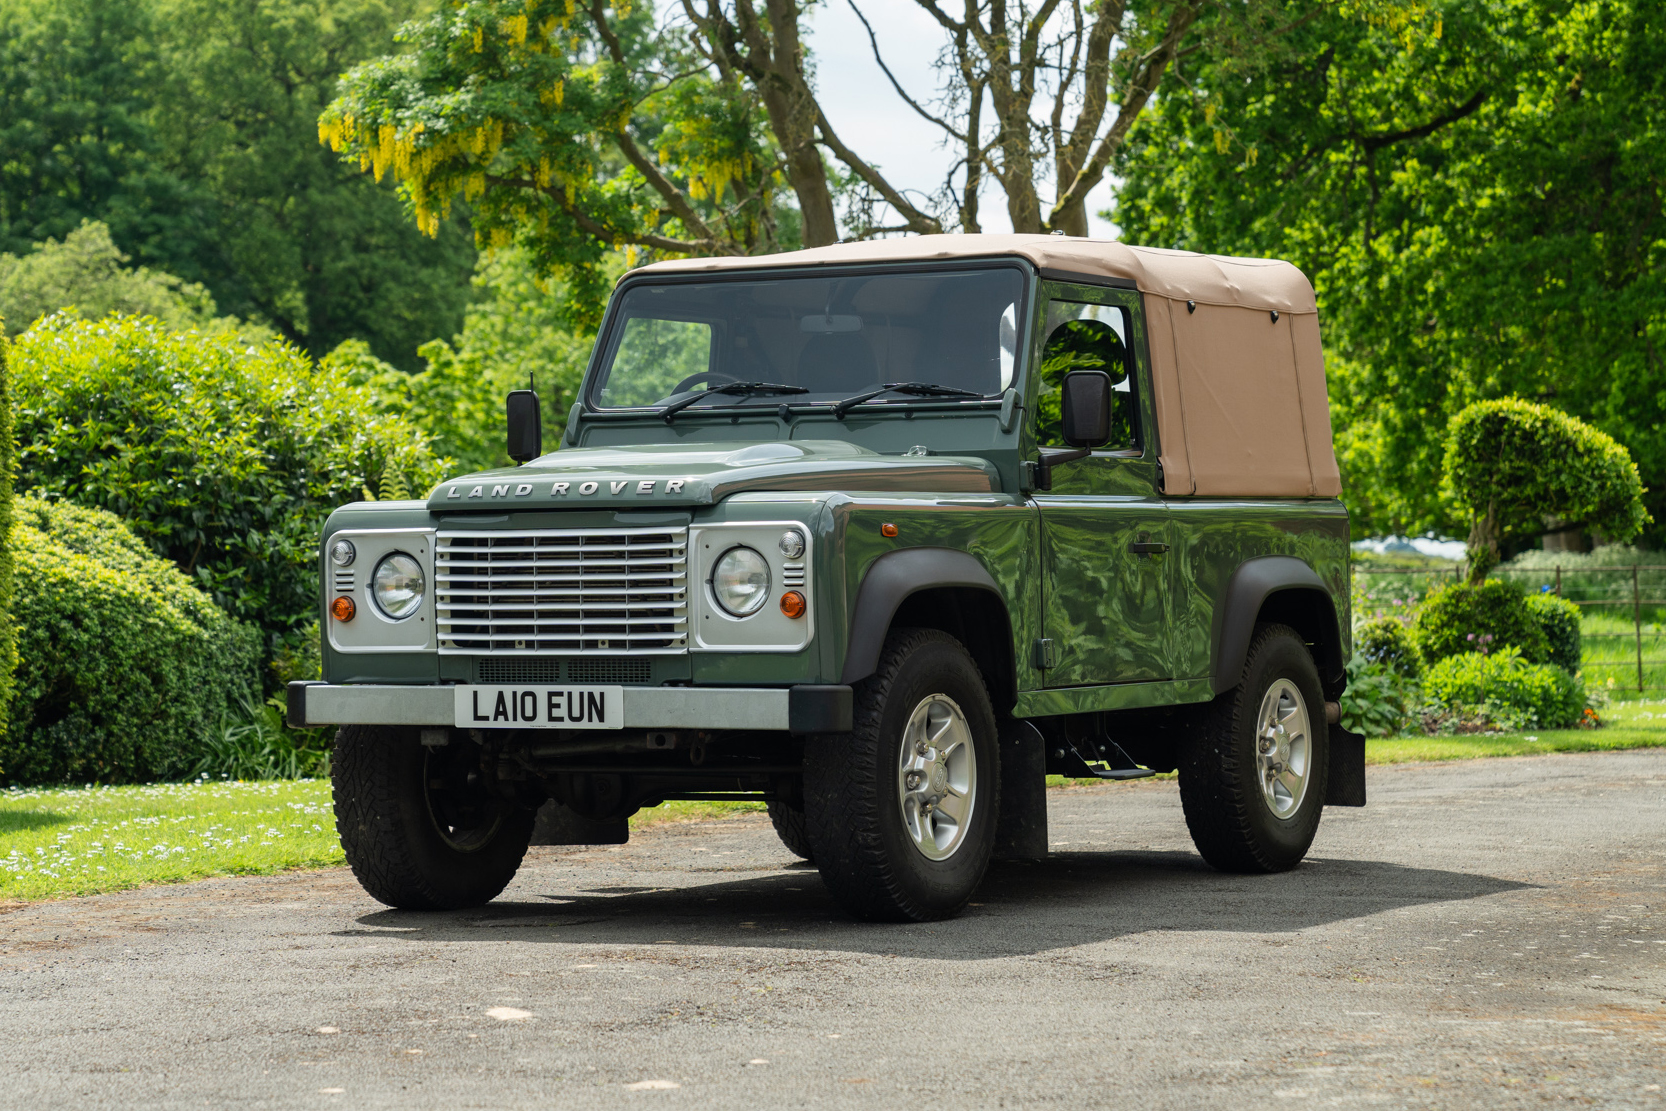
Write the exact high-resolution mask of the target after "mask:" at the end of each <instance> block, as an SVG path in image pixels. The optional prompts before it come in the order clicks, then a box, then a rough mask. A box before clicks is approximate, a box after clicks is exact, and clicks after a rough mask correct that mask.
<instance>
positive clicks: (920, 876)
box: [804, 629, 1001, 922]
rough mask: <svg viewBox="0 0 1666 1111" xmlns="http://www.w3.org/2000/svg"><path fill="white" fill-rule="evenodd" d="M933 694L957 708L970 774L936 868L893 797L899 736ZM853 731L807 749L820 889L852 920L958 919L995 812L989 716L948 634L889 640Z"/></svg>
mask: <svg viewBox="0 0 1666 1111" xmlns="http://www.w3.org/2000/svg"><path fill="white" fill-rule="evenodd" d="M933 694H942V695H947V696H948V697H949V698H951V699H953V700H954V702H955V703H956V704H957V705H958V706H959V708H960V710H961V713H962V715H963V716H964V718H965V721H966V724H967V727H968V731H969V732H970V734H971V736H972V742H971V744H972V753H973V756H974V757H975V759H976V772H977V777H976V782H975V786H974V788H973V790H972V792H971V795H972V798H973V800H974V801H973V805H972V808H971V812H970V815H969V817H968V819H967V822H966V831H965V833H964V835H963V840H962V841H961V842H960V845H959V848H957V849H955V850H954V851H953V854H952V855H950V856H949V857H948V858H947V859H943V860H931V859H928V858H927V857H926V856H925V855H924V854H923V853H922V852H921V851H920V849H918V848H917V847H916V846H915V844H914V842H913V841H912V840H911V839H910V837H909V835H908V832H907V827H906V826H905V824H904V820H903V816H902V812H901V808H900V803H899V797H898V788H897V777H898V769H899V764H898V760H899V756H900V754H901V751H902V749H901V745H902V734H903V729H904V727H905V726H906V725H907V723H908V719H909V716H910V715H911V714H912V713H913V712H914V710H915V709H916V707H918V706H919V705H920V703H921V701H922V700H924V699H925V698H927V697H929V696H930V695H933ZM854 725H855V728H854V729H853V731H852V732H850V733H847V734H834V735H828V736H822V737H817V738H815V739H814V740H812V741H811V742H810V743H809V744H808V745H806V746H805V753H804V816H805V832H806V833H807V834H808V835H809V842H810V844H809V847H810V851H811V859H812V860H814V861H815V864H816V867H817V868H818V869H819V870H820V872H821V877H822V881H823V882H824V883H826V884H827V887H828V889H829V890H830V891H831V892H832V893H833V896H834V898H835V899H837V900H838V901H839V903H840V905H842V906H843V907H844V908H845V909H846V910H847V911H849V912H850V913H851V914H852V915H854V916H856V917H858V918H864V919H868V920H871V921H882V922H925V921H931V920H934V919H941V918H950V917H953V916H954V915H956V914H958V913H960V911H961V910H962V909H963V908H964V907H965V906H966V903H967V902H968V901H969V900H970V899H971V897H972V894H973V892H975V891H976V890H977V887H978V884H979V883H980V882H981V881H982V880H983V876H984V872H985V871H986V870H987V868H988V866H989V858H990V854H991V853H992V852H993V850H994V847H995V824H996V819H997V815H998V814H999V813H1000V789H1001V786H1000V754H999V750H998V748H997V745H996V726H995V712H994V710H993V709H992V708H991V706H990V700H989V691H988V689H987V688H986V687H985V685H984V681H983V676H982V674H981V673H980V672H979V671H978V666H977V664H976V663H974V662H973V660H972V657H971V656H970V655H969V654H968V653H967V651H966V649H965V648H964V647H963V646H962V645H961V643H960V642H959V641H957V640H955V639H954V638H953V637H951V636H949V635H948V634H947V633H943V632H939V631H937V630H935V629H899V630H894V631H893V632H892V633H891V634H890V636H889V637H888V638H887V639H886V641H885V648H884V650H883V651H882V652H881V653H880V657H879V666H878V669H877V670H876V671H875V672H874V674H873V675H871V676H869V677H868V678H866V679H864V680H862V681H861V682H859V683H857V684H856V690H855V720H854Z"/></svg>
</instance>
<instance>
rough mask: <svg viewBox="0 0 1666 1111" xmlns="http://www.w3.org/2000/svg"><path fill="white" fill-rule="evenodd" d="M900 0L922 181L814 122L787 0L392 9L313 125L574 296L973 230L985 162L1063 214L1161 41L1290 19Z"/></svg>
mask: <svg viewBox="0 0 1666 1111" xmlns="http://www.w3.org/2000/svg"><path fill="white" fill-rule="evenodd" d="M917 2H918V3H920V5H921V6H922V7H923V8H924V9H926V10H927V11H928V12H930V13H931V15H932V16H933V18H934V19H935V20H936V21H937V22H938V24H939V25H940V26H941V27H942V28H943V32H944V40H943V48H944V55H943V58H944V64H943V67H942V70H941V72H942V73H943V75H944V88H943V89H942V90H941V96H939V97H938V98H937V103H935V104H926V103H922V102H921V101H920V100H918V99H916V98H915V97H913V96H911V95H910V94H909V93H908V92H907V91H906V90H904V89H903V88H902V87H901V86H900V85H898V86H897V92H898V93H899V95H900V96H901V97H902V99H903V101H904V102H905V105H906V107H908V108H909V109H911V110H913V111H916V112H918V113H920V114H921V115H923V116H925V117H926V118H927V119H929V120H931V121H932V122H933V123H935V124H936V125H938V126H939V127H941V128H942V129H943V131H944V133H945V135H946V137H947V139H946V141H949V142H952V143H955V144H958V147H957V149H960V150H961V151H962V154H963V157H962V158H961V165H960V167H959V169H958V170H957V171H956V173H957V174H958V179H957V178H956V177H955V176H954V175H951V180H949V181H947V182H945V184H944V187H943V188H942V189H941V190H939V191H938V192H937V193H936V194H934V195H932V196H930V197H921V196H917V195H905V193H904V192H903V191H902V190H900V189H898V188H897V187H896V186H895V185H894V184H893V183H892V182H891V181H890V180H889V179H888V178H887V177H886V175H885V174H884V173H883V172H882V170H881V168H879V167H876V166H874V165H872V164H871V163H870V162H868V161H867V160H865V159H864V158H863V157H862V155H861V154H860V152H859V150H858V149H856V147H855V146H852V145H851V144H850V143H848V142H847V141H846V138H845V137H842V136H840V135H839V134H837V133H836V132H835V130H834V128H833V127H832V125H831V123H830V122H829V121H828V118H827V114H826V112H825V111H824V110H823V108H822V106H821V102H820V100H819V99H818V93H817V90H816V89H815V87H814V81H813V76H814V75H813V73H812V70H811V67H810V64H809V60H808V58H807V56H806V54H807V52H806V49H805V46H804V43H803V38H802V28H801V24H802V22H803V19H804V16H805V12H806V10H807V9H808V8H809V7H810V5H809V4H807V3H804V2H802V0H730V2H727V3H726V2H724V0H681V3H680V7H678V8H670V7H669V6H667V11H668V13H669V14H668V15H667V17H666V18H665V19H663V20H656V16H655V12H654V10H653V9H652V7H650V6H649V5H646V4H627V3H625V2H624V0H616V2H615V3H613V4H612V5H609V4H607V3H604V2H603V0H587V2H584V3H578V4H572V3H568V2H567V0H469V2H467V3H464V2H462V0H445V2H444V3H442V4H441V6H440V8H439V10H438V11H436V12H434V13H433V14H432V15H430V16H429V17H428V18H426V19H423V20H419V21H416V22H414V23H412V24H409V25H408V26H407V29H406V32H405V40H406V43H407V45H408V46H409V49H408V50H407V51H406V52H405V53H402V54H396V55H390V56H388V57H384V58H381V59H378V60H376V61H373V62H369V63H366V64H365V65H362V66H360V67H358V68H357V69H355V70H353V71H352V72H351V73H349V74H348V75H347V77H346V78H345V79H344V81H343V85H342V94H341V96H340V97H339V98H338V99H337V100H336V101H335V102H333V103H332V104H331V105H330V107H329V108H328V109H327V110H326V111H325V113H324V114H323V116H322V117H321V119H320V122H319V133H320V135H321V136H322V137H323V138H324V140H325V141H327V142H328V143H329V144H330V145H331V146H332V148H334V149H335V150H338V151H340V152H341V153H342V154H343V156H344V157H346V158H347V159H348V160H350V161H354V162H357V163H358V165H359V166H360V167H361V168H362V169H365V170H368V171H370V172H372V173H373V174H374V175H375V176H376V177H377V178H378V179H381V178H382V177H383V176H384V175H386V174H388V173H390V172H391V173H392V174H393V175H394V177H395V178H397V179H398V180H399V181H400V182H402V183H403V186H404V188H405V190H406V191H407V194H408V196H409V197H410V198H411V202H412V205H413V208H414V211H415V213H416V218H417V221H418V223H419V224H420V225H421V226H423V227H425V228H428V229H430V230H431V229H433V228H436V227H438V226H439V223H440V221H441V220H442V219H443V217H444V216H445V214H446V213H447V212H448V211H449V210H450V206H451V204H452V203H453V202H454V201H455V200H456V199H457V198H459V197H461V198H463V199H465V200H467V201H469V202H470V203H472V204H473V206H474V208H473V213H474V220H475V228H476V231H477V233H478V234H479V235H481V236H483V237H484V238H485V239H486V240H487V241H490V242H492V243H495V244H504V243H508V242H511V241H515V242H519V243H521V244H522V245H524V246H526V247H527V248H528V249H529V250H530V251H531V252H532V254H533V257H534V258H535V259H536V261H537V263H538V265H539V267H540V269H541V270H542V271H543V272H545V273H552V272H555V271H558V270H561V271H565V272H566V273H567V274H568V275H569V276H570V278H571V279H572V283H573V284H572V293H573V295H574V297H575V300H576V301H577V302H579V303H585V302H591V303H593V302H594V301H595V300H597V298H598V294H599V290H600V285H599V281H598V276H597V267H598V266H599V264H600V262H601V260H602V259H603V258H604V257H605V256H606V254H607V252H608V251H609V250H611V249H613V248H616V247H620V246H624V247H627V248H632V249H635V248H641V249H645V250H647V251H650V252H660V253H670V254H750V253H758V252H763V251H771V250H777V249H780V248H782V247H788V246H795V245H797V244H798V243H799V242H802V243H803V244H804V245H806V246H816V245H820V244H825V243H831V242H834V241H836V240H837V239H838V238H839V237H840V235H841V234H844V235H847V236H857V237H863V236H870V235H877V234H884V233H889V232H897V231H907V232H939V231H943V230H946V229H960V230H964V231H970V232H976V231H979V230H981V224H980V221H979V216H978V202H979V195H980V192H981V190H982V189H983V187H984V185H985V184H986V182H988V181H989V180H994V181H995V182H996V183H997V184H998V185H999V187H1000V188H1001V189H1002V190H1003V191H1004V192H1005V194H1006V197H1007V210H1008V213H1009V215H1010V216H1011V218H1012V222H1013V226H1014V228H1015V229H1016V230H1019V231H1050V230H1055V229H1056V230H1063V231H1067V232H1074V233H1078V234H1080V233H1084V232H1085V231H1086V228H1087V212H1086V206H1085V198H1086V196H1087V193H1088V191H1089V190H1090V189H1092V188H1093V187H1094V186H1095V185H1096V184H1098V183H1099V181H1100V180H1101V179H1102V178H1103V176H1104V174H1105V172H1106V169H1107V166H1108V165H1109V162H1110V159H1111V158H1112V157H1113V156H1114V155H1115V154H1116V152H1117V151H1118V150H1119V149H1120V147H1121V145H1122V144H1123V142H1124V141H1125V140H1126V138H1127V136H1128V135H1129V133H1130V130H1131V128H1132V127H1133V125H1134V122H1135V121H1136V120H1137V119H1138V118H1139V117H1140V115H1141V113H1142V112H1143V111H1144V108H1145V105H1146V103H1147V102H1148V101H1149V99H1150V97H1151V95H1152V92H1153V90H1154V89H1155V88H1156V87H1157V86H1158V84H1159V83H1160V81H1161V80H1162V78H1163V75H1164V73H1165V72H1166V71H1167V69H1168V67H1169V66H1170V65H1171V64H1172V63H1173V62H1174V60H1175V59H1177V58H1180V57H1182V56H1189V55H1194V54H1201V55H1208V56H1211V57H1216V56H1219V57H1222V58H1227V57H1230V59H1232V63H1231V64H1235V65H1241V66H1246V67H1252V68H1253V67H1254V66H1257V65H1260V64H1261V61H1260V59H1262V58H1264V57H1265V56H1267V55H1268V54H1270V53H1272V52H1273V51H1274V48H1275V46H1276V44H1277V43H1278V42H1279V41H1280V40H1281V39H1282V36H1284V35H1285V34H1286V33H1287V31H1288V30H1289V29H1290V28H1291V26H1293V25H1292V24H1291V23H1290V22H1289V21H1287V20H1284V19H1283V18H1282V17H1281V15H1280V12H1281V10H1282V9H1281V6H1279V5H1276V4H1273V3H1270V2H1266V0H1251V2H1249V3H1247V4H1242V5H1236V6H1233V7H1231V8H1220V7H1215V6H1209V5H1206V4H1205V3H1204V2H1203V0H1151V2H1149V3H1142V4H1128V3H1124V2H1121V0H1090V2H1085V3H1084V2H1082V0H1068V2H1066V0H1040V2H1039V3H1037V4H1030V3H1027V2H1026V0H1014V2H1008V0H988V2H987V3H977V2H973V3H968V4H966V5H965V8H964V12H963V14H962V15H961V16H959V17H957V16H955V15H952V14H950V13H949V12H948V11H947V10H946V9H945V8H944V7H943V6H941V5H940V4H939V3H938V2H937V0H917ZM1366 7H1368V8H1369V9H1370V10H1372V11H1376V10H1378V9H1379V8H1381V9H1383V10H1385V11H1391V12H1394V13H1401V12H1402V11H1403V10H1406V9H1407V6H1405V5H1400V4H1398V3H1396V2H1395V0H1370V2H1369V3H1368V4H1367V5H1366ZM1409 10H1411V11H1413V12H1415V11H1416V10H1418V9H1416V7H1415V6H1410V7H1409ZM858 14H860V11H858ZM1395 18H1400V16H1398V15H1397V16H1396V17H1395ZM875 50H876V52H877V51H878V39H877V36H876V37H875ZM881 64H882V65H883V64H884V63H883V59H881ZM1222 64H1227V62H1225V61H1223V62H1222ZM1049 172H1050V173H1051V175H1052V177H1053V179H1054V180H1053V184H1054V190H1053V193H1054V196H1053V199H1052V200H1050V201H1044V200H1043V196H1042V186H1041V179H1042V177H1043V176H1044V175H1046V174H1047V173H1049ZM789 191H790V193H791V202H792V204H791V205H789V204H787V203H786V201H787V198H786V196H785V194H786V193H787V192H789ZM841 200H843V202H844V203H845V207H846V212H845V217H844V219H843V221H842V224H843V227H842V228H841V226H840V225H841V220H840V219H839V218H838V215H837V211H836V210H837V207H838V204H839V202H840V201H841Z"/></svg>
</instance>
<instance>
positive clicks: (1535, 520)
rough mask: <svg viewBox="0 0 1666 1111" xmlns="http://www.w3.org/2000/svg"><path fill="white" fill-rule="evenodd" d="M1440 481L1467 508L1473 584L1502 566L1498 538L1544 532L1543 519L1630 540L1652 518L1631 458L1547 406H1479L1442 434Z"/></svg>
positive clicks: (1514, 401) (1503, 402)
mask: <svg viewBox="0 0 1666 1111" xmlns="http://www.w3.org/2000/svg"><path fill="white" fill-rule="evenodd" d="M1446 480H1447V482H1448V483H1449V484H1450V486H1451V488H1452V490H1453V491H1454V492H1455V493H1456V494H1457V497H1458V500H1459V501H1460V502H1461V503H1462V504H1463V505H1464V507H1465V508H1466V509H1467V510H1468V511H1469V518H1470V532H1469V581H1470V582H1471V583H1479V582H1480V581H1481V579H1482V578H1484V577H1485V576H1486V574H1487V572H1488V571H1490V570H1492V569H1493V568H1494V567H1496V566H1497V565H1498V560H1499V541H1501V540H1502V539H1504V538H1505V537H1507V536H1512V535H1520V534H1522V533H1524V532H1528V533H1538V532H1542V531H1544V528H1545V523H1546V518H1556V519H1558V520H1560V522H1561V523H1562V524H1564V525H1584V526H1587V527H1591V528H1598V529H1601V530H1602V531H1603V532H1604V533H1605V534H1607V536H1608V537H1609V539H1611V540H1615V541H1622V542H1623V541H1626V540H1630V539H1631V538H1632V537H1634V536H1636V535H1637V534H1638V533H1639V532H1641V531H1642V529H1643V526H1644V525H1645V524H1647V523H1648V522H1649V520H1650V518H1649V514H1648V511H1647V510H1645V509H1644V508H1643V480H1642V479H1641V478H1640V477H1639V476H1638V473H1637V465H1636V464H1635V463H1633V462H1632V461H1631V453H1630V452H1628V451H1626V449H1625V448H1624V447H1622V446H1621V445H1620V444H1618V443H1616V442H1615V441H1614V440H1613V438H1612V437H1610V436H1608V435H1607V434H1606V433H1604V432H1600V431H1598V430H1597V429H1595V428H1593V427H1591V426H1590V425H1588V424H1586V423H1585V422H1584V421H1581V420H1576V419H1575V418H1573V417H1570V416H1568V414H1566V413H1564V412H1562V411H1561V410H1559V409H1553V408H1551V407H1550V406H1548V405H1534V404H1532V403H1530V402H1526V401H1522V400H1520V399H1519V398H1514V397H1507V398H1500V399H1497V400H1493V401H1478V402H1476V403H1475V404H1473V405H1470V406H1468V407H1466V408H1465V409H1464V410H1463V411H1462V412H1460V413H1458V415H1457V416H1455V417H1453V418H1452V422H1451V424H1449V425H1448V426H1447V432H1446Z"/></svg>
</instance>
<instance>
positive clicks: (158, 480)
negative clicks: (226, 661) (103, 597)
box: [12, 317, 439, 634]
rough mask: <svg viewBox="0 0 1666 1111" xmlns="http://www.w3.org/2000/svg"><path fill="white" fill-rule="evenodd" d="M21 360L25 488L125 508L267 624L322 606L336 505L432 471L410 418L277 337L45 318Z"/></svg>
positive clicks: (17, 376) (293, 620) (159, 546)
mask: <svg viewBox="0 0 1666 1111" xmlns="http://www.w3.org/2000/svg"><path fill="white" fill-rule="evenodd" d="M12 367H13V374H14V381H15V383H16V386H15V388H16V398H17V414H18V438H19V440H20V442H21V443H22V444H23V445H24V447H23V449H22V452H21V460H20V466H19V472H18V482H19V488H20V489H23V490H26V491H33V492H36V493H39V494H41V495H43V496H46V497H48V498H52V499H65V500H69V501H74V502H76V503H78V504H81V505H94V506H98V507H100V508H103V509H107V510H109V511H110V512H113V513H115V514H117V515H118V516H120V517H122V518H123V519H125V520H126V521H127V522H128V523H129V524H130V525H131V527H132V528H133V530H134V532H135V533H137V534H138V535H139V536H140V537H142V538H143V539H144V540H145V541H146V542H147V543H149V544H150V545H151V547H152V548H153V549H155V551H156V552H158V553H159V554H161V555H164V556H166V557H168V558H169V559H171V560H173V561H174V562H175V563H176V564H177V565H178V566H179V567H180V568H181V569H183V570H184V571H185V572H186V573H187V574H189V575H191V576H192V577H194V578H195V579H196V580H197V581H198V582H199V583H200V584H201V585H202V586H203V587H204V588H205V589H207V590H208V591H210V592H211V593H212V595H213V597H214V599H215V600H216V601H217V602H218V603H219V604H220V605H222V606H224V607H225V608H226V609H227V610H228V611H230V613H231V614H232V615H233V616H234V617H237V618H240V619H242V620H246V621H250V622H254V623H256V624H258V625H260V626H262V627H263V628H265V629H266V630H267V631H268V632H269V633H271V634H282V633H284V632H285V631H287V630H290V629H292V628H294V627H295V626H297V625H303V624H305V623H306V622H308V621H310V620H312V619H313V618H314V617H316V616H317V614H316V610H317V604H318V602H317V594H318V578H317V576H318V569H317V562H316V559H315V557H314V554H313V553H314V551H315V549H316V547H317V543H318V535H319V529H320V526H321V525H322V524H323V520H324V517H325V516H326V515H327V514H328V513H329V511H330V510H331V509H333V508H334V507H335V506H337V505H339V504H341V503H342V502H346V501H352V500H355V499H357V498H358V497H359V496H360V494H361V492H362V491H363V490H365V489H369V490H371V491H373V492H377V493H379V492H381V491H383V490H384V489H387V488H388V487H389V486H390V485H402V487H403V488H404V489H406V490H419V491H426V490H427V488H428V487H429V486H430V485H431V484H432V483H433V482H435V481H437V480H438V478H439V466H438V463H437V461H436V460H435V458H434V456H433V454H432V452H431V451H430V450H429V449H428V446H427V444H426V442H425V440H424V438H423V436H422V435H421V434H420V433H419V432H418V431H417V430H415V429H413V428H412V427H411V426H410V425H408V424H406V423H405V422H404V421H402V420H399V419H397V418H394V417H389V416H379V415H377V414H376V411H375V409H376V407H375V403H374V400H373V398H372V397H371V396H370V395H369V393H368V392H367V391H366V390H365V389H363V388H361V387H355V386H353V385H351V384H350V383H349V382H347V381H346V380H345V379H344V378H343V377H342V376H341V375H340V374H339V373H338V372H335V371H333V370H331V369H330V368H329V367H315V366H314V365H313V363H312V362H311V360H309V359H308V358H307V357H306V356H305V355H303V354H301V353H300V352H299V351H296V350H295V349H294V348H292V347H289V346H287V345H285V344H282V343H272V344H266V345H263V346H259V347H245V346H243V345H241V344H239V343H237V342H235V341H234V340H232V339H230V338H228V337H225V336H205V335H201V334H198V333H180V334H170V333H168V332H167V331H165V330H164V329H163V328H162V327H161V326H160V325H158V324H156V323H155V322H153V321H147V320H143V319H138V318H131V317H129V318H126V319H120V318H111V319H109V320H105V321H101V322H97V323H92V322H85V321H75V320H70V319H67V318H64V317H49V318H47V319H46V320H45V321H43V322H42V323H40V324H38V325H36V326H35V327H34V328H33V329H31V330H30V331H29V333H28V334H27V335H25V336H23V337H22V338H21V339H19V340H18V341H17V343H16V345H15V346H14V348H13V359H12Z"/></svg>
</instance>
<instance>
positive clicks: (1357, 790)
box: [1325, 725, 1365, 806]
mask: <svg viewBox="0 0 1666 1111" xmlns="http://www.w3.org/2000/svg"><path fill="white" fill-rule="evenodd" d="M1325 805H1326V806H1364V805H1365V734H1363V733H1350V732H1348V731H1347V730H1346V729H1344V728H1342V727H1341V726H1340V725H1333V726H1331V727H1330V782H1329V783H1328V784H1326V785H1325Z"/></svg>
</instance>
